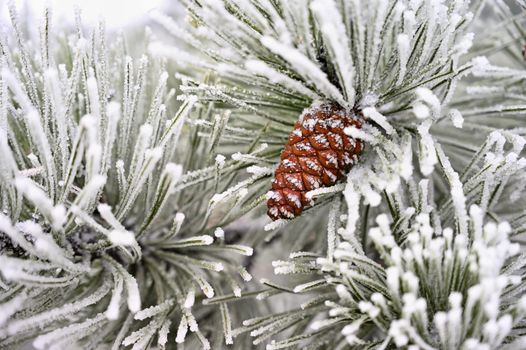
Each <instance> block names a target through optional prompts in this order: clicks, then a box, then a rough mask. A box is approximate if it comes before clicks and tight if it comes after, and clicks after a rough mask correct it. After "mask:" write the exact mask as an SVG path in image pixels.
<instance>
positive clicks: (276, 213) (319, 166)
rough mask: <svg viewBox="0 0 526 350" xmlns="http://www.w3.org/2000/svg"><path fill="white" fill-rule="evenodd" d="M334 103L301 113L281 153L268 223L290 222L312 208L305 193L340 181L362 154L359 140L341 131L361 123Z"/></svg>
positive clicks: (358, 126) (352, 113) (269, 207)
mask: <svg viewBox="0 0 526 350" xmlns="http://www.w3.org/2000/svg"><path fill="white" fill-rule="evenodd" d="M355 117H356V113H355V112H354V111H352V112H349V111H347V110H345V109H343V108H342V107H340V106H338V105H336V104H329V103H327V104H322V105H319V106H315V107H312V108H311V109H310V110H309V111H307V112H305V113H303V115H302V116H301V117H300V119H299V120H298V121H297V122H296V125H294V130H293V131H292V132H291V133H290V136H289V140H288V142H287V144H286V145H285V148H284V149H283V152H281V161H280V164H279V166H278V168H277V169H276V173H275V175H274V181H273V183H272V191H271V193H270V198H269V200H268V201H267V206H268V211H267V214H268V216H269V217H270V218H271V219H272V220H277V219H292V218H294V217H295V216H299V215H301V212H302V211H303V209H304V208H306V207H309V206H311V205H312V200H311V199H308V198H307V196H306V194H307V192H309V191H311V190H314V189H317V188H320V187H328V186H332V185H334V184H336V182H338V181H339V180H341V179H343V178H344V177H345V176H346V175H347V172H348V171H349V170H350V169H351V167H352V166H353V164H354V163H355V161H356V159H357V156H358V155H359V154H360V153H361V152H362V149H363V145H362V142H361V141H360V140H356V139H353V138H352V137H350V136H348V135H346V134H345V133H344V132H343V130H344V129H345V128H346V127H349V126H354V127H356V128H361V126H362V124H361V122H360V121H359V120H358V119H356V118H355Z"/></svg>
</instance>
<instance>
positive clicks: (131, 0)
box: [0, 0, 183, 30]
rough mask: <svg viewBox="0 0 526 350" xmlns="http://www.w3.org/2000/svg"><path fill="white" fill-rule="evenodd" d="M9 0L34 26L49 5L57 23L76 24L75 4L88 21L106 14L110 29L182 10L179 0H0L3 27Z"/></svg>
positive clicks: (87, 22) (105, 17)
mask: <svg viewBox="0 0 526 350" xmlns="http://www.w3.org/2000/svg"><path fill="white" fill-rule="evenodd" d="M9 2H14V3H15V4H16V7H17V9H18V12H19V16H20V20H21V21H27V22H29V23H30V22H33V21H34V22H35V24H37V25H35V27H38V24H40V22H39V20H40V18H41V14H42V13H43V9H44V8H45V7H46V6H47V7H50V8H51V9H52V10H53V18H54V21H53V23H54V24H55V25H57V24H60V25H71V24H73V23H74V19H75V15H74V14H75V8H76V7H78V8H80V9H81V12H82V18H83V21H84V22H85V23H86V24H92V23H96V22H97V21H98V19H99V18H100V17H103V18H104V19H105V21H106V26H107V28H108V29H110V30H111V29H120V28H125V27H128V26H130V25H134V26H136V25H141V24H146V23H147V22H148V21H149V16H148V13H149V12H150V11H152V10H156V9H157V10H163V11H164V12H168V13H170V14H177V13H182V12H183V10H182V8H181V6H180V5H179V4H178V1H176V0H175V1H174V0H171V1H170V0H0V18H1V19H2V27H3V26H5V23H6V22H5V21H9V11H8V8H7V4H8V3H9ZM8 23H9V22H8Z"/></svg>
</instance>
